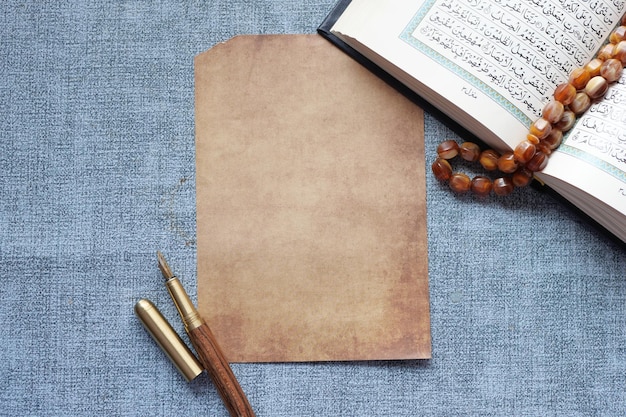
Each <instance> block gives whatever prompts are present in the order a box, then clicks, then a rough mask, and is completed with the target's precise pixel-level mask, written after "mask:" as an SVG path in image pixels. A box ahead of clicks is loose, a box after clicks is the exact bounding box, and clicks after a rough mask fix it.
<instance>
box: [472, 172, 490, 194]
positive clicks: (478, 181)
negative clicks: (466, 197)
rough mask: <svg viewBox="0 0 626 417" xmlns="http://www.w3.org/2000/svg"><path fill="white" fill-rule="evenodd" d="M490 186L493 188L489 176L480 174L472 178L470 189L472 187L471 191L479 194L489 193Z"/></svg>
mask: <svg viewBox="0 0 626 417" xmlns="http://www.w3.org/2000/svg"><path fill="white" fill-rule="evenodd" d="M492 188H493V183H492V182H491V180H490V179H489V178H487V177H484V176H482V175H478V176H476V177H474V178H472V186H471V189H472V192H474V193H475V194H477V195H479V196H486V195H489V193H490V192H491V189H492Z"/></svg>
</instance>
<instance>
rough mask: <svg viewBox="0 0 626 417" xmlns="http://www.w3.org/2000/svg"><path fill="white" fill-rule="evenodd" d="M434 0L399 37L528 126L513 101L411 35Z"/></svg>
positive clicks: (528, 121) (412, 19) (418, 12)
mask: <svg viewBox="0 0 626 417" xmlns="http://www.w3.org/2000/svg"><path fill="white" fill-rule="evenodd" d="M436 2H437V0H428V1H426V2H425V3H424V5H423V6H422V7H420V9H419V10H418V11H417V13H415V15H414V16H413V18H411V21H410V22H409V24H408V25H407V26H406V27H405V28H404V30H403V31H402V33H400V35H399V39H401V40H402V41H404V42H406V43H407V44H408V45H410V46H411V47H413V48H414V49H417V50H418V51H420V52H421V53H423V54H424V55H426V56H428V57H429V58H431V59H432V60H434V61H436V62H437V63H439V64H441V65H442V66H443V67H445V68H447V69H448V70H450V71H451V72H453V73H454V74H456V75H457V76H459V77H460V78H462V79H463V80H465V81H467V82H468V83H470V84H472V86H474V87H476V88H477V89H479V90H480V91H482V92H483V93H484V94H486V95H487V96H489V97H491V98H492V99H493V100H494V101H495V102H496V103H497V104H498V105H500V107H502V108H504V109H505V110H506V111H507V112H509V113H510V114H512V115H513V116H514V117H515V118H516V119H517V120H519V121H520V122H522V123H524V124H526V125H528V126H530V125H531V124H532V122H533V121H532V120H531V119H530V118H529V117H528V116H526V115H525V114H524V113H522V112H521V111H520V110H519V109H518V108H517V107H516V106H515V105H514V104H513V103H511V102H510V101H509V100H507V99H506V98H504V96H502V95H501V94H500V93H498V92H497V91H496V90H494V89H493V88H492V87H490V86H489V85H488V84H486V83H485V82H483V81H481V80H480V79H478V78H477V77H476V76H475V75H473V74H471V73H470V72H469V71H467V70H465V69H463V68H461V67H460V66H459V65H458V64H455V63H454V62H452V61H450V60H449V59H448V58H446V57H444V56H443V55H441V54H440V53H439V52H437V51H435V50H434V49H432V48H431V47H429V46H428V45H426V44H424V43H423V42H421V41H420V40H418V39H417V38H415V37H414V36H413V35H412V34H413V33H414V32H415V29H417V27H418V26H419V24H420V23H421V22H422V20H423V19H424V17H425V16H426V14H427V13H428V12H429V11H430V9H432V8H433V6H434V5H435V3H436Z"/></svg>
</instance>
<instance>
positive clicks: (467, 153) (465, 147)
mask: <svg viewBox="0 0 626 417" xmlns="http://www.w3.org/2000/svg"><path fill="white" fill-rule="evenodd" d="M459 153H460V154H461V158H463V159H465V160H466V161H470V162H476V161H478V158H480V147H479V146H478V145H476V144H475V143H473V142H463V143H462V144H461V145H460V146H459Z"/></svg>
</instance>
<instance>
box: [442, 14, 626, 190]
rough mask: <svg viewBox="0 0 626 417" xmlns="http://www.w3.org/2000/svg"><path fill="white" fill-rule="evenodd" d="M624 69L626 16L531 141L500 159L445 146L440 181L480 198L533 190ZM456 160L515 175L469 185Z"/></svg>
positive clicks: (558, 93)
mask: <svg viewBox="0 0 626 417" xmlns="http://www.w3.org/2000/svg"><path fill="white" fill-rule="evenodd" d="M624 65H626V14H625V15H624V16H622V18H621V25H620V26H619V27H617V28H616V29H615V30H614V31H613V32H612V33H611V34H610V36H609V43H607V44H606V45H604V46H603V47H601V48H600V50H599V51H598V53H597V55H596V57H595V58H594V59H592V60H591V61H589V63H587V65H585V66H583V67H580V68H576V69H574V70H573V71H572V72H571V74H570V76H569V78H568V79H567V82H565V83H562V84H560V85H558V86H557V87H556V89H555V90H554V94H553V100H550V101H549V102H548V103H547V104H546V105H545V106H544V108H543V110H542V112H541V117H540V118H539V119H537V120H536V121H535V122H534V123H532V124H531V126H530V127H529V129H528V135H527V136H526V139H525V140H523V141H521V142H520V143H519V144H518V145H517V146H516V147H515V149H514V150H513V151H512V152H505V153H504V154H502V155H500V154H499V153H498V152H496V151H495V150H493V149H487V150H484V151H481V150H480V148H479V147H478V145H476V144H475V143H472V142H464V143H462V144H461V145H459V144H457V143H456V142H455V141H454V140H446V141H444V142H442V143H441V144H440V145H439V146H438V147H437V155H438V157H437V159H436V160H435V162H433V164H432V171H433V173H434V175H435V177H436V178H437V179H438V180H440V181H442V182H446V181H447V182H448V183H449V186H450V188H451V189H452V190H453V191H455V192H458V193H466V192H468V191H470V190H471V191H472V192H473V193H475V194H476V195H479V196H486V195H489V194H490V193H491V192H492V191H493V192H494V194H496V195H500V196H504V195H508V194H510V193H511V192H513V190H514V188H515V187H524V186H526V185H528V184H529V183H530V182H531V181H532V179H533V176H534V173H535V172H539V171H542V170H543V169H544V168H545V167H546V165H547V164H548V158H549V156H550V154H551V153H552V151H554V150H555V149H557V148H558V147H559V146H560V144H561V142H562V140H563V133H565V132H567V131H568V130H570V129H571V128H572V127H573V126H574V123H575V122H576V117H577V116H580V115H582V114H583V113H585V112H586V111H587V110H588V109H589V107H590V106H591V104H592V103H593V101H594V100H598V99H600V98H602V97H604V95H605V94H606V92H607V90H608V88H609V85H610V84H611V83H614V82H616V81H617V80H619V79H620V77H621V76H622V72H623V70H624ZM457 155H461V158H463V159H464V160H466V161H470V162H479V163H480V165H481V166H482V167H483V168H484V169H485V170H486V171H491V172H496V171H500V172H503V173H504V174H512V175H511V176H502V177H498V178H496V179H495V180H493V181H492V180H491V179H490V178H488V177H486V176H482V175H478V176H475V177H474V178H472V179H470V178H469V176H467V175H466V174H462V173H459V172H454V171H453V169H452V166H451V165H450V163H449V162H448V160H451V159H453V158H455V157H456V156H457Z"/></svg>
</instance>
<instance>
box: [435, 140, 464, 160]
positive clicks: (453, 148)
mask: <svg viewBox="0 0 626 417" xmlns="http://www.w3.org/2000/svg"><path fill="white" fill-rule="evenodd" d="M458 154H459V144H458V143H456V142H455V141H453V140H451V139H450V140H444V141H443V142H441V143H440V144H439V146H437V155H439V157H440V158H443V159H452V158H454V157H455V156H457V155H458Z"/></svg>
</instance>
